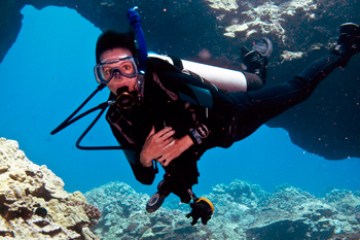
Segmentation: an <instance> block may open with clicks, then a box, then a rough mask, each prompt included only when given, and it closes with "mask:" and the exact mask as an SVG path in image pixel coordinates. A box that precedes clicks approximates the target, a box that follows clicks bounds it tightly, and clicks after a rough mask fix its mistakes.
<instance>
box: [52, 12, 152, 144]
mask: <svg viewBox="0 0 360 240" xmlns="http://www.w3.org/2000/svg"><path fill="white" fill-rule="evenodd" d="M137 9H138V7H133V8H130V9H129V10H128V12H127V17H128V20H129V23H130V24H131V26H132V28H133V30H134V32H135V45H136V48H137V56H136V57H137V59H138V70H139V73H140V74H141V75H144V74H145V72H146V62H147V49H146V42H145V37H144V32H143V30H142V27H141V22H140V15H139V13H138V12H137V11H136V10H137ZM138 79H139V80H138V81H139V82H138V84H139V87H140V89H142V87H143V80H142V79H143V78H138ZM105 86H106V84H100V85H99V86H98V87H97V88H96V89H95V91H93V92H92V93H91V94H90V95H89V96H88V97H87V98H86V99H85V101H84V102H83V103H82V104H81V105H80V106H79V107H78V108H76V110H75V111H74V112H73V113H72V114H70V116H69V117H67V118H66V119H65V120H64V121H63V122H62V123H61V124H60V125H59V126H57V127H56V128H55V129H54V130H52V131H51V133H50V134H51V135H54V134H56V133H58V132H60V131H61V130H63V129H64V128H66V127H68V126H70V125H71V124H73V123H74V122H76V121H78V120H80V119H81V118H83V117H85V116H87V115H88V114H90V113H92V112H95V111H97V110H100V112H99V113H98V115H97V116H96V117H95V119H94V120H93V121H92V122H91V123H90V125H89V126H88V127H87V128H86V129H85V131H84V132H83V133H82V134H81V135H80V137H79V138H78V139H77V141H76V147H77V148H79V149H82V150H117V149H124V147H122V146H83V145H81V141H82V140H83V138H84V137H85V136H86V135H87V133H88V132H89V131H90V130H91V129H92V127H93V126H94V125H95V124H96V122H97V121H98V120H99V119H100V117H101V116H102V114H103V113H104V112H105V110H106V109H107V108H108V107H109V105H111V104H112V102H113V101H106V102H103V103H101V104H99V105H98V106H95V107H93V108H91V109H89V110H87V111H85V112H83V113H81V114H78V113H79V112H80V110H81V109H83V107H84V106H85V105H86V104H87V103H88V102H89V101H90V99H92V98H93V97H94V96H95V95H96V94H97V93H98V92H99V91H101V90H102V89H104V87H105Z"/></svg>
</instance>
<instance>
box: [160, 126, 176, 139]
mask: <svg viewBox="0 0 360 240" xmlns="http://www.w3.org/2000/svg"><path fill="white" fill-rule="evenodd" d="M174 134H175V131H174V130H173V129H172V128H171V127H165V128H163V129H161V130H160V131H159V132H157V133H156V136H157V137H159V139H167V138H169V137H171V136H173V135H174Z"/></svg>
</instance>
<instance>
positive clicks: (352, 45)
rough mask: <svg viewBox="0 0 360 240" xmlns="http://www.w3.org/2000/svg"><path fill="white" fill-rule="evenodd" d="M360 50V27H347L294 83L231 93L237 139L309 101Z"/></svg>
mask: <svg viewBox="0 0 360 240" xmlns="http://www.w3.org/2000/svg"><path fill="white" fill-rule="evenodd" d="M359 51H360V28H359V26H358V25H356V24H345V25H342V26H341V28H340V37H339V40H338V43H337V46H336V47H335V49H334V50H333V51H331V53H329V54H328V55H327V56H326V57H323V58H320V59H319V60H317V61H315V62H313V63H312V64H310V65H309V66H308V67H307V68H305V70H304V71H302V72H301V73H300V74H299V75H297V76H296V77H295V78H293V79H292V80H290V81H287V82H285V83H282V84H279V85H276V86H271V87H265V88H262V89H260V90H257V91H252V92H247V93H233V94H228V95H227V96H228V99H229V100H230V102H231V104H232V105H233V107H235V109H236V110H237V112H238V113H237V114H238V115H239V116H238V118H237V119H238V122H237V123H234V124H235V126H231V127H232V129H239V130H238V132H237V133H236V137H235V138H236V139H235V140H240V139H242V138H244V137H246V136H248V135H250V134H251V133H252V132H254V131H255V130H256V129H257V128H258V127H259V126H260V125H261V124H263V123H265V122H266V121H267V120H269V119H271V118H273V117H275V116H277V115H278V114H280V113H282V112H284V111H285V110H287V109H289V108H290V107H292V106H294V105H296V104H298V103H300V102H302V101H304V100H305V99H307V98H308V97H309V96H310V95H311V93H312V92H313V91H314V89H315V88H316V86H317V85H318V84H319V83H320V82H321V80H323V79H324V78H325V77H326V76H327V75H329V74H330V73H331V72H332V71H333V70H334V69H335V68H337V67H343V66H345V65H346V64H347V62H348V61H349V60H350V58H351V56H353V55H354V54H356V53H358V52H359Z"/></svg>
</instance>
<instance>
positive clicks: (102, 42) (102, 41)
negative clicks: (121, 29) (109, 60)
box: [96, 31, 136, 63]
mask: <svg viewBox="0 0 360 240" xmlns="http://www.w3.org/2000/svg"><path fill="white" fill-rule="evenodd" d="M119 47H121V48H126V49H129V50H130V52H131V53H132V54H133V55H134V56H135V55H136V47H135V42H134V34H133V33H131V32H126V33H118V32H114V31H106V32H104V33H103V34H101V35H100V36H99V38H98V40H97V42H96V63H100V55H101V54H102V53H103V52H105V51H107V50H110V49H114V48H119Z"/></svg>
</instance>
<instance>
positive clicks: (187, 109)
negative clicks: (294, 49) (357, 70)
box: [95, 23, 360, 224]
mask: <svg viewBox="0 0 360 240" xmlns="http://www.w3.org/2000/svg"><path fill="white" fill-rule="evenodd" d="M271 50H272V47H271V42H270V41H269V40H268V39H266V38H263V39H260V40H258V41H256V42H255V43H254V45H253V47H252V49H251V50H250V51H249V50H247V49H246V48H243V50H242V55H243V59H244V63H245V65H246V66H247V71H248V73H242V72H236V71H231V70H221V71H224V74H223V75H221V76H220V77H219V78H220V79H217V77H216V76H218V74H217V72H216V69H215V67H211V66H207V65H202V64H197V63H192V62H188V61H184V60H181V59H177V58H170V57H167V56H159V55H150V56H149V57H148V58H147V62H146V73H145V75H142V74H139V71H138V59H137V56H138V55H137V54H138V53H137V50H136V47H135V44H134V37H133V36H132V35H131V34H126V33H116V32H112V31H108V32H105V33H103V34H102V35H101V36H100V37H99V39H98V41H97V44H96V62H97V65H96V66H95V76H96V80H97V81H98V83H100V84H104V85H106V86H107V87H108V88H109V89H110V96H109V101H110V102H112V103H113V104H111V105H110V107H109V110H108V112H107V114H106V119H107V121H108V123H109V125H110V127H111V130H112V133H113V135H114V136H115V137H116V139H117V141H118V142H119V143H120V145H121V146H122V147H123V149H124V152H125V155H126V158H127V160H128V161H129V163H130V165H131V168H132V170H133V172H134V175H135V177H136V179H137V180H138V181H140V182H141V183H143V184H152V183H153V181H154V178H155V174H156V173H157V172H158V169H157V164H161V165H162V166H163V168H164V170H165V175H164V179H163V180H162V181H161V182H160V183H159V185H158V191H157V193H155V194H154V195H153V196H152V197H151V198H150V200H149V201H148V203H147V206H146V209H147V211H148V212H154V211H156V210H157V209H158V208H159V207H160V206H161V204H162V203H163V201H164V199H165V198H166V197H167V196H168V195H169V194H170V193H174V194H175V195H177V196H179V198H180V200H181V201H182V202H183V203H190V202H191V201H192V200H193V202H192V203H191V204H190V206H191V208H192V211H191V212H190V213H189V214H188V215H187V217H192V218H193V221H192V224H195V223H196V222H197V221H198V219H201V221H202V223H203V224H206V223H207V221H208V220H209V219H210V218H211V215H212V213H213V211H214V206H213V204H212V203H211V202H210V200H208V199H206V198H197V197H196V196H195V194H194V193H193V192H192V186H193V185H194V184H197V183H198V176H199V172H198V168H197V161H198V160H199V159H200V157H201V156H202V154H203V153H204V152H205V151H206V150H208V149H210V148H213V147H224V148H228V147H230V146H231V145H232V144H233V143H234V142H236V141H239V140H242V139H244V138H246V137H247V136H249V135H250V134H252V133H253V132H254V131H256V130H257V129H258V128H259V127H260V126H261V125H262V124H264V123H266V122H267V121H268V120H269V119H271V118H273V117H275V116H278V115H279V114H280V113H282V112H284V111H285V110H287V109H289V108H291V107H293V106H294V105H296V104H298V103H301V102H302V101H304V100H306V99H307V98H308V97H309V96H310V95H311V93H312V92H313V91H314V89H315V88H316V86H317V85H318V84H319V83H320V82H321V80H323V79H324V78H325V77H326V76H327V75H329V74H330V73H331V72H332V71H333V70H334V69H336V68H338V67H345V65H346V64H347V62H348V61H349V60H350V58H351V57H352V56H353V55H354V54H356V53H358V52H359V51H360V28H359V26H358V25H357V24H354V23H345V24H343V25H341V27H340V35H339V38H338V41H337V44H336V46H335V47H334V48H333V49H332V50H331V51H330V52H329V54H328V55H327V56H325V57H323V58H320V59H318V60H317V61H315V62H313V63H311V64H309V66H308V67H306V68H305V70H303V71H302V72H301V73H299V74H298V75H296V76H295V77H294V78H292V79H290V80H288V81H286V82H284V83H281V84H278V85H274V86H270V87H267V86H264V87H262V85H263V83H264V81H265V77H266V65H267V61H268V57H269V56H270V53H271ZM212 70H215V71H212ZM232 74H233V75H232ZM224 75H225V78H224V77H223V76H224ZM214 76H215V77H214ZM223 79H225V80H223ZM221 82H222V83H225V84H223V85H221V84H219V83H221ZM217 83H218V84H217ZM234 85H235V86H234Z"/></svg>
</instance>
